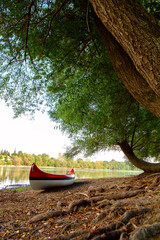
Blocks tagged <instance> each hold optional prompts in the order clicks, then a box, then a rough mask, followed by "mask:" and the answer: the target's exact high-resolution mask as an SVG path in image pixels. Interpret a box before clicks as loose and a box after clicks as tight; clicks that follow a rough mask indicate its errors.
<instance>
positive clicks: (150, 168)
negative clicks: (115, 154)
mask: <svg viewBox="0 0 160 240" xmlns="http://www.w3.org/2000/svg"><path fill="white" fill-rule="evenodd" d="M119 146H120V148H121V150H122V151H123V153H124V154H125V156H126V157H127V158H128V160H129V161H130V162H131V163H132V164H133V165H134V166H136V167H137V168H139V169H142V170H143V171H144V172H149V173H157V172H160V163H149V162H146V161H144V160H142V159H139V158H137V157H136V156H135V154H134V152H133V149H132V148H131V147H130V146H129V144H128V142H127V140H124V141H122V142H121V143H119Z"/></svg>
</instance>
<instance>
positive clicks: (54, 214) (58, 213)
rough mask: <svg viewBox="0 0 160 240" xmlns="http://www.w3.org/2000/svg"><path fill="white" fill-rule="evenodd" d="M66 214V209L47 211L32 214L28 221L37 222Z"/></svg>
mask: <svg viewBox="0 0 160 240" xmlns="http://www.w3.org/2000/svg"><path fill="white" fill-rule="evenodd" d="M66 214H68V211H48V212H45V213H41V214H38V215H36V216H34V217H33V218H31V219H30V220H29V223H34V222H38V221H41V220H45V219H48V218H52V217H59V216H64V215H66Z"/></svg>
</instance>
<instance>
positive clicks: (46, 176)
mask: <svg viewBox="0 0 160 240" xmlns="http://www.w3.org/2000/svg"><path fill="white" fill-rule="evenodd" d="M29 180H30V185H31V188H32V189H33V190H44V189H49V188H53V187H62V186H68V185H71V184H73V183H74V181H75V175H74V170H73V169H72V170H71V171H70V172H69V173H67V174H66V175H57V174H50V173H45V172H43V171H41V170H40V169H39V168H38V167H37V166H36V165H35V164H34V163H33V164H32V166H31V170H30V174H29Z"/></svg>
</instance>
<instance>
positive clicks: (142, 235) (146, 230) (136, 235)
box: [129, 223, 160, 240]
mask: <svg viewBox="0 0 160 240" xmlns="http://www.w3.org/2000/svg"><path fill="white" fill-rule="evenodd" d="M158 235H159V236H158ZM151 237H153V238H152V239H155V240H158V239H160V223H155V224H152V225H150V226H142V227H140V228H138V229H137V230H135V231H134V232H132V233H131V235H130V237H129V240H140V239H141V240H146V239H148V238H151ZM154 237H155V238H154Z"/></svg>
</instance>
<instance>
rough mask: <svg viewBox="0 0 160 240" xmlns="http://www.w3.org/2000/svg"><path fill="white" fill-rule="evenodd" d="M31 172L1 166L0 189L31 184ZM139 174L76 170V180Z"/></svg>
mask: <svg viewBox="0 0 160 240" xmlns="http://www.w3.org/2000/svg"><path fill="white" fill-rule="evenodd" d="M41 170H42V171H45V172H48V173H53V174H65V173H66V171H68V170H70V169H67V168H48V167H41ZM29 171H30V167H25V166H0V189H2V188H3V187H5V186H6V185H13V184H29V179H28V176H29ZM139 173H140V172H135V171H110V170H99V169H93V170H92V169H84V170H83V169H75V175H76V179H85V178H107V177H123V176H129V175H135V174H139Z"/></svg>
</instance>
